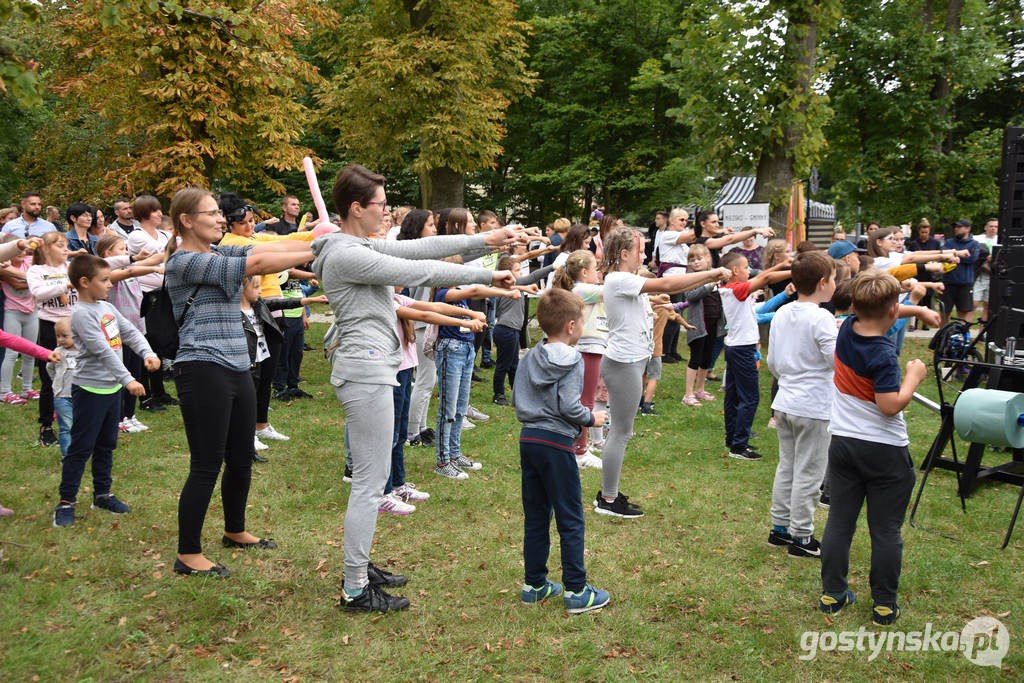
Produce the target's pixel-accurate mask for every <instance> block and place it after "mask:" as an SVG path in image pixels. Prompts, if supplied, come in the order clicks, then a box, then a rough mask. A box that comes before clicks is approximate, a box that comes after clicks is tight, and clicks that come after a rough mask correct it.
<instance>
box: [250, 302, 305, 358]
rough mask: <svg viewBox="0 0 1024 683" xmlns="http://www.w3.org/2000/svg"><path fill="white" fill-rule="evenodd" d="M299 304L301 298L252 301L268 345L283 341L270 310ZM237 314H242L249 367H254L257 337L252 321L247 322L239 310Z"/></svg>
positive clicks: (298, 305) (278, 309)
mask: <svg viewBox="0 0 1024 683" xmlns="http://www.w3.org/2000/svg"><path fill="white" fill-rule="evenodd" d="M300 306H302V299H300V298H295V299H271V300H270V301H264V300H263V298H262V297H260V298H259V299H256V301H255V302H253V305H252V310H253V311H255V312H256V315H257V316H258V317H259V319H260V321H261V322H262V323H263V336H265V337H266V338H267V345H268V346H269V345H271V344H273V343H277V344H280V343H282V342H283V341H284V335H283V334H282V333H281V328H280V327H278V326H277V321H276V320H275V319H274V316H272V315H270V312H271V311H280V310H282V309H285V308H298V307H300ZM239 315H241V316H242V329H243V330H245V340H246V342H247V343H248V345H249V368H250V369H252V368H255V367H256V342H257V339H258V337H257V335H256V330H255V329H253V326H252V323H250V322H249V317H248V316H247V315H246V314H245V313H242V312H241V311H239Z"/></svg>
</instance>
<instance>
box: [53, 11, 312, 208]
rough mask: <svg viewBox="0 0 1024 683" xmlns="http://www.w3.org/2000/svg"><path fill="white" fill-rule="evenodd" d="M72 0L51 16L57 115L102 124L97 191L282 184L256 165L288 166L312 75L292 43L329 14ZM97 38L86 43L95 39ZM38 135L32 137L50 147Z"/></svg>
mask: <svg viewBox="0 0 1024 683" xmlns="http://www.w3.org/2000/svg"><path fill="white" fill-rule="evenodd" d="M104 8H105V3H104V2H103V1H102V0H80V1H79V2H76V3H73V4H72V5H71V6H70V7H69V8H67V9H66V10H64V11H63V12H61V13H60V16H59V17H56V18H55V24H56V26H57V28H58V30H59V33H58V36H57V41H58V45H59V46H60V48H61V49H62V50H63V59H62V60H61V62H60V64H58V66H57V72H56V74H55V77H54V79H53V86H52V87H53V89H54V91H55V92H56V93H57V94H59V95H60V97H61V104H60V107H59V119H60V122H61V124H62V125H63V126H74V125H77V122H78V121H79V120H80V119H81V118H82V116H83V113H82V112H83V111H85V110H88V111H89V112H94V113H95V114H96V115H97V116H99V117H100V118H101V119H102V121H103V123H102V125H101V128H102V127H104V126H109V136H108V138H107V140H105V141H100V140H97V139H96V138H95V137H93V138H91V140H90V142H88V143H87V146H86V148H85V149H80V150H79V152H80V153H83V154H88V153H89V152H91V151H93V150H91V149H89V146H91V145H92V144H96V143H97V142H102V143H103V144H106V145H109V147H108V148H107V149H105V150H104V151H105V152H108V153H105V154H102V155H97V158H96V164H95V165H94V166H93V167H92V168H93V175H98V176H100V177H102V178H103V182H104V185H105V188H104V194H132V193H138V192H142V191H150V192H156V193H158V194H164V195H167V194H171V193H173V192H174V190H176V189H177V188H179V187H181V186H183V185H189V184H199V185H206V186H211V187H213V188H214V189H219V188H220V187H232V188H238V189H243V190H244V189H246V188H249V187H253V186H257V185H261V184H262V185H266V186H267V187H269V188H270V189H272V190H277V191H280V190H282V189H283V187H282V186H281V184H280V183H279V182H277V181H275V180H274V179H272V178H271V177H270V176H269V175H268V174H267V171H266V169H267V168H268V167H270V168H276V169H285V168H296V167H298V165H299V162H300V159H301V157H302V156H303V155H304V154H306V153H307V152H308V150H307V149H305V148H302V147H300V146H298V145H297V144H296V141H297V139H298V137H299V135H300V134H301V132H302V129H303V124H304V122H305V120H306V119H307V117H308V110H307V108H306V107H304V106H303V105H302V104H300V103H299V102H298V101H297V98H298V97H299V96H300V95H302V94H303V93H305V91H306V89H307V88H309V87H311V86H313V85H315V84H316V83H317V80H318V74H317V72H316V70H315V69H314V68H313V67H312V66H311V65H309V64H308V63H306V62H304V61H303V60H301V59H300V58H299V57H298V56H297V55H296V54H295V53H294V51H293V50H292V43H293V41H296V40H301V39H304V38H305V37H306V36H307V35H308V31H309V29H310V27H311V26H312V25H313V24H314V23H315V22H317V21H323V20H325V19H328V18H329V17H330V16H331V15H330V13H329V12H326V11H325V10H323V9H322V8H321V7H320V6H319V3H315V2H311V1H309V0H273V1H266V2H263V1H260V0H239V1H233V2H212V1H211V2H203V1H200V0H194V1H191V2H182V3H175V2H164V1H163V0H160V1H154V2H149V3H145V4H143V3H121V4H119V5H118V6H116V10H117V11H116V12H113V13H111V11H109V10H108V11H106V12H104ZM100 35H102V36H103V39H102V40H97V39H96V36H100ZM57 139H58V138H54V137H50V138H44V139H42V140H40V141H39V142H40V143H45V142H50V143H55V142H56V141H57Z"/></svg>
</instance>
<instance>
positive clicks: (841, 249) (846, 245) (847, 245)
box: [828, 240, 867, 259]
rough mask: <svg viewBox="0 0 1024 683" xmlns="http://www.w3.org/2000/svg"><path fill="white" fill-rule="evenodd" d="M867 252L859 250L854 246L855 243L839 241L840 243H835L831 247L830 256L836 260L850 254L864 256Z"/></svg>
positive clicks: (829, 249)
mask: <svg viewBox="0 0 1024 683" xmlns="http://www.w3.org/2000/svg"><path fill="white" fill-rule="evenodd" d="M866 251H867V250H866V249H858V248H857V247H855V246H854V245H853V242H850V241H849V240H839V241H838V242H833V243H832V244H831V245H830V246H829V248H828V255H829V256H830V257H832V258H834V259H840V258H843V257H844V256H846V255H848V254H853V253H857V254H863V253H865V252H866Z"/></svg>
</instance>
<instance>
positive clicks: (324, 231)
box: [313, 222, 341, 237]
mask: <svg viewBox="0 0 1024 683" xmlns="http://www.w3.org/2000/svg"><path fill="white" fill-rule="evenodd" d="M339 230H341V228H339V227H338V226H337V225H335V224H334V223H331V222H324V223H317V226H316V227H315V228H313V236H314V237H323V236H324V235H329V234H330V233H332V232H338V231H339Z"/></svg>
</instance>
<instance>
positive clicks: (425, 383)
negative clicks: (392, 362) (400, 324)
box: [409, 329, 437, 438]
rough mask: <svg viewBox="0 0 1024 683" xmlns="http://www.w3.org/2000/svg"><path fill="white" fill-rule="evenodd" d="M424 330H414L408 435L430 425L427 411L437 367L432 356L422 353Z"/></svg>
mask: <svg viewBox="0 0 1024 683" xmlns="http://www.w3.org/2000/svg"><path fill="white" fill-rule="evenodd" d="M426 336H427V335H426V330H425V329H423V330H416V360H417V361H418V362H419V364H418V365H417V366H416V381H415V382H414V383H413V385H412V396H411V397H410V398H409V437H410V438H411V437H413V436H416V435H417V434H419V433H420V432H422V431H423V430H424V429H426V428H427V427H429V426H430V425H429V424H428V423H427V413H429V412H430V397H431V395H433V393H434V386H435V385H436V384H437V367H436V366H435V365H434V359H433V358H427V357H426V356H425V355H424V354H423V338H424V337H426Z"/></svg>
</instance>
